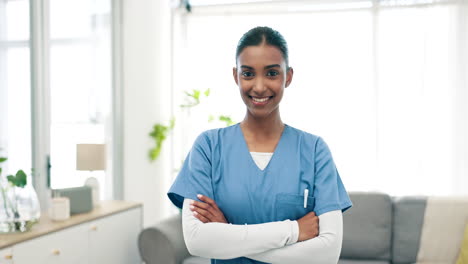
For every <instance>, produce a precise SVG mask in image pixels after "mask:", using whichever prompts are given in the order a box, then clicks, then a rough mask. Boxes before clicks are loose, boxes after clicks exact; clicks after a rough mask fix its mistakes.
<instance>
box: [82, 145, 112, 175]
mask: <svg viewBox="0 0 468 264" xmlns="http://www.w3.org/2000/svg"><path fill="white" fill-rule="evenodd" d="M76 169H77V170H84V171H96V170H105V169H106V145H105V144H77V145H76Z"/></svg>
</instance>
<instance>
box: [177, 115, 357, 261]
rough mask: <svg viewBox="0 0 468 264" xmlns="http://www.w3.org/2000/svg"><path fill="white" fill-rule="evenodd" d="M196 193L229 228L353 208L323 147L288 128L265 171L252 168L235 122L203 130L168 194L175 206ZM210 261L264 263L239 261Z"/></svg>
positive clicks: (315, 138)
mask: <svg viewBox="0 0 468 264" xmlns="http://www.w3.org/2000/svg"><path fill="white" fill-rule="evenodd" d="M305 189H308V190H309V196H308V197H307V201H308V202H307V208H304V190H305ZM197 194H202V195H205V196H208V197H210V198H212V199H213V200H215V202H216V204H217V205H218V207H219V208H220V209H221V211H222V212H223V213H224V216H225V217H226V219H227V221H228V222H229V223H232V224H260V223H267V222H273V221H283V220H286V219H290V220H297V219H299V218H301V217H303V216H304V215H306V214H307V213H308V212H311V211H314V212H315V213H316V214H317V215H321V214H323V213H326V212H329V211H334V210H342V211H343V212H344V211H345V210H347V209H348V208H350V207H351V206H352V203H351V200H350V199H349V196H348V194H347V192H346V190H345V188H344V186H343V183H342V181H341V178H340V175H339V174H338V171H337V169H336V166H335V163H334V162H333V158H332V155H331V153H330V150H329V149H328V146H327V145H326V143H325V142H324V141H323V140H322V139H321V138H320V137H317V136H315V135H312V134H309V133H307V132H304V131H301V130H299V129H296V128H293V127H290V126H288V125H285V127H284V130H283V133H282V135H281V138H280V141H279V142H278V145H277V146H276V149H275V152H274V153H273V156H272V158H271V160H270V162H269V163H268V165H267V167H266V168H265V169H264V170H261V169H260V168H258V167H257V165H256V164H255V161H254V160H253V158H252V155H251V154H250V152H249V149H248V147H247V143H246V142H245V139H244V135H243V133H242V129H241V128H240V124H239V123H238V124H236V125H233V126H230V127H226V128H220V129H213V130H208V131H205V132H203V133H202V134H201V135H200V136H198V138H197V139H196V140H195V143H194V145H193V147H192V149H191V151H190V153H189V154H188V156H187V158H186V159H185V162H184V165H183V167H182V169H181V171H180V173H179V175H178V176H177V178H176V180H175V181H174V183H173V185H172V187H171V188H170V190H169V192H168V196H169V199H170V200H171V201H172V203H174V205H176V206H177V207H179V208H181V207H182V204H183V200H184V198H189V199H192V200H198V199H197ZM211 263H212V264H220V263H222V264H227V263H237V264H239V263H242V264H253V263H263V262H259V261H255V260H252V259H248V258H245V257H242V258H236V259H232V260H211Z"/></svg>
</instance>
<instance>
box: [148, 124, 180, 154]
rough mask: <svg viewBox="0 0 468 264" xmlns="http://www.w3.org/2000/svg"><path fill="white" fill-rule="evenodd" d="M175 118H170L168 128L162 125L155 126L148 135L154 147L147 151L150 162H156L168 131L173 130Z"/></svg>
mask: <svg viewBox="0 0 468 264" xmlns="http://www.w3.org/2000/svg"><path fill="white" fill-rule="evenodd" d="M174 125H175V118H172V119H171V121H170V122H169V126H165V125H163V124H155V125H154V126H153V130H152V131H151V132H150V133H149V136H150V137H151V138H153V139H154V142H155V147H154V148H151V149H150V150H149V153H148V156H149V158H150V160H151V161H154V160H156V159H157V158H158V157H159V154H160V153H161V148H162V143H163V142H164V140H166V138H167V135H168V133H169V131H171V130H172V129H173V128H174Z"/></svg>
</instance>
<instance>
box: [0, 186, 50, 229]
mask: <svg viewBox="0 0 468 264" xmlns="http://www.w3.org/2000/svg"><path fill="white" fill-rule="evenodd" d="M28 182H31V181H28ZM1 186H2V187H0V191H1V193H0V233H15V232H25V231H28V230H30V229H31V227H32V226H33V225H34V224H35V223H37V222H38V221H39V217H40V215H41V209H40V206H39V200H38V198H37V194H36V191H35V190H34V188H33V187H32V186H31V185H30V184H26V186H24V187H23V188H20V187H14V186H11V185H10V184H8V183H3V184H2V185H1ZM4 186H7V187H4Z"/></svg>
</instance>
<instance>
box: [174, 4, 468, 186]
mask: <svg viewBox="0 0 468 264" xmlns="http://www.w3.org/2000/svg"><path fill="white" fill-rule="evenodd" d="M197 2H199V3H200V5H196V3H197ZM206 2H207V1H194V6H192V12H191V13H187V12H183V11H181V10H179V12H174V14H175V16H176V18H179V19H175V20H174V21H175V23H174V30H175V44H176V46H175V48H174V49H175V51H174V68H175V73H174V76H184V78H174V80H173V85H174V98H175V100H174V103H173V105H174V106H179V105H180V104H181V102H182V99H183V96H182V95H183V93H182V92H183V91H186V90H188V91H189V90H191V89H199V90H204V89H207V88H210V89H211V94H212V95H210V98H208V99H207V100H206V102H205V103H204V106H202V107H200V108H198V109H197V110H194V111H192V112H191V113H190V116H189V118H187V113H186V112H184V111H182V110H180V109H179V108H178V107H175V108H174V111H175V112H176V113H177V118H178V120H182V123H183V124H184V126H183V128H179V129H178V130H177V131H176V132H175V136H176V140H174V141H175V142H176V143H175V144H176V148H175V150H176V152H175V154H174V155H175V158H174V159H175V161H176V162H175V164H178V162H177V160H181V159H183V158H184V157H185V155H186V153H187V151H188V149H189V148H190V146H191V144H192V142H193V140H194V138H195V137H196V136H197V135H198V134H199V133H200V132H201V131H202V130H205V129H207V128H210V127H213V126H215V125H210V124H209V123H208V122H206V116H208V115H209V114H210V113H214V112H216V113H223V114H227V115H231V117H233V119H234V120H235V121H241V120H242V118H243V115H244V113H245V112H244V111H245V110H244V109H245V106H244V105H243V103H242V101H241V99H240V96H239V95H238V90H237V87H236V85H235V83H234V82H233V80H232V73H231V69H232V67H233V66H234V65H235V61H234V55H235V47H236V44H237V41H238V40H239V38H240V36H241V35H242V34H243V33H245V32H246V31H247V30H248V29H250V28H252V27H254V26H258V25H268V26H271V27H273V28H275V29H277V30H279V31H280V32H281V33H282V34H283V35H284V36H285V38H286V40H287V41H288V44H289V48H290V64H291V66H292V67H294V70H295V71H294V72H295V75H294V80H293V82H292V84H291V86H290V87H289V88H288V89H287V90H286V91H285V95H284V98H283V102H282V105H281V115H282V118H283V120H284V121H285V122H286V123H288V124H289V125H292V126H294V127H297V128H299V129H303V130H305V131H308V132H311V133H313V134H317V135H320V136H322V137H323V138H324V139H325V141H326V142H327V143H328V144H329V146H330V148H331V150H332V153H333V155H334V159H335V161H336V163H337V166H338V169H339V171H340V174H341V176H342V178H343V180H344V182H345V184H346V186H347V188H348V189H349V190H361V191H367V190H378V191H384V192H388V193H390V194H394V195H403V194H434V195H447V194H467V191H466V189H463V188H461V187H460V186H461V185H462V183H467V182H466V180H465V178H466V173H467V172H468V170H467V168H466V165H463V164H466V162H467V159H468V156H467V154H466V153H465V152H466V151H465V150H466V148H468V146H467V142H468V133H462V131H465V132H466V131H467V129H468V109H467V107H466V105H468V96H467V92H466V90H467V88H468V87H467V86H466V85H467V84H466V83H467V81H466V75H467V62H468V58H467V56H466V54H467V45H466V43H467V41H466V39H467V35H466V34H467V33H466V32H468V31H467V25H466V21H465V20H466V19H464V18H466V17H467V15H468V13H467V1H416V0H415V1H343V2H342V3H340V2H335V3H333V4H326V5H325V4H323V2H320V1H289V2H288V3H287V4H285V3H283V2H281V1H278V2H275V1H269V2H268V3H243V4H232V5H216V4H214V3H211V5H208V4H207V3H206ZM319 2H320V3H319ZM205 4H207V5H206V6H205ZM463 43H464V44H463ZM233 98H234V99H233ZM200 124H206V125H205V126H201V125H200ZM217 125H219V124H217ZM177 144H178V145H177Z"/></svg>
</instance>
